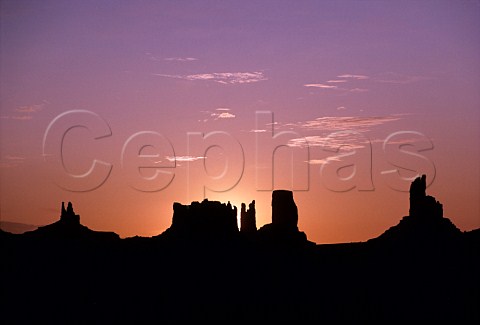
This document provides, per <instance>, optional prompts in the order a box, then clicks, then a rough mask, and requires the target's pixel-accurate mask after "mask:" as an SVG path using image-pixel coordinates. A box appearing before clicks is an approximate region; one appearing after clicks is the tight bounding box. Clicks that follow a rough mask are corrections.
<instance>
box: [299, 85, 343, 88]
mask: <svg viewBox="0 0 480 325" xmlns="http://www.w3.org/2000/svg"><path fill="white" fill-rule="evenodd" d="M304 86H305V87H314V88H323V89H336V88H338V87H337V86H332V85H325V84H305V85H304Z"/></svg>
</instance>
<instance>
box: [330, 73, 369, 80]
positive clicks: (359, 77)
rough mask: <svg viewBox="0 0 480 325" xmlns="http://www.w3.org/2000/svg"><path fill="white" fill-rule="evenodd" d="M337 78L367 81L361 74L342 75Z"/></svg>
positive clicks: (366, 77)
mask: <svg viewBox="0 0 480 325" xmlns="http://www.w3.org/2000/svg"><path fill="white" fill-rule="evenodd" d="M337 78H347V79H355V80H365V79H369V77H368V76H365V75H361V74H342V75H340V76H337Z"/></svg>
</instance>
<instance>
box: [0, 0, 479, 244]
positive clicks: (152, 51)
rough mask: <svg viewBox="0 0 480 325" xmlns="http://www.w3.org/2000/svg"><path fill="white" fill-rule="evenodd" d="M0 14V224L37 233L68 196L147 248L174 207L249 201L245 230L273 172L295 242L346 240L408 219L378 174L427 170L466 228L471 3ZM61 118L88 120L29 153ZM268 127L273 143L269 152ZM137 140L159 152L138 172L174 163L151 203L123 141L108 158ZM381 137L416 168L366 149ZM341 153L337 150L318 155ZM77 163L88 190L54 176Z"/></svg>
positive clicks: (208, 4)
mask: <svg viewBox="0 0 480 325" xmlns="http://www.w3.org/2000/svg"><path fill="white" fill-rule="evenodd" d="M0 15H1V17H0V24H1V25H0V32H1V35H0V42H1V44H0V45H1V46H0V51H1V52H0V60H1V61H0V64H1V66H0V68H1V69H0V73H1V77H0V78H1V96H0V97H1V99H0V100H1V116H0V117H1V119H0V123H1V124H0V126H1V128H0V132H1V140H0V141H1V142H0V144H1V151H0V153H1V156H0V176H1V206H0V208H1V220H8V221H16V222H23V223H30V224H36V225H42V224H47V223H50V222H53V221H55V220H56V219H57V218H58V209H59V206H60V202H61V201H72V202H73V203H74V206H75V207H76V210H77V212H78V213H80V214H81V216H82V223H84V224H86V225H87V226H89V227H91V228H93V229H98V230H112V231H116V232H117V233H119V234H120V235H121V236H123V237H125V236H133V235H136V234H138V235H142V236H151V235H156V234H158V233H161V232H162V231H163V230H165V229H166V228H167V227H168V226H169V225H170V222H171V214H172V203H173V202H174V201H179V202H181V203H184V204H187V203H190V202H191V201H193V200H201V199H203V195H204V192H205V193H206V196H207V197H209V198H210V199H218V200H221V201H226V200H231V201H232V202H233V203H234V204H236V205H238V206H239V204H240V202H249V201H251V200H253V199H255V200H256V201H257V226H262V225H263V224H265V223H269V222H270V195H271V194H270V193H271V192H270V191H268V186H267V185H268V184H269V180H270V176H269V175H271V174H272V170H273V175H274V176H273V178H274V180H275V181H274V186H273V187H272V188H290V189H294V190H298V189H302V190H303V191H295V194H294V196H295V199H296V202H297V205H298V206H299V213H300V221H299V227H300V229H301V230H303V231H305V232H306V233H307V235H308V236H309V239H311V240H313V241H315V242H318V243H329V242H345V241H360V240H366V239H368V238H371V237H374V236H377V235H379V234H380V233H381V232H382V231H383V230H384V229H386V228H388V227H390V226H392V225H393V224H395V223H396V222H398V220H399V219H400V218H401V217H402V216H403V215H406V214H407V213H408V193H407V192H405V189H408V183H409V181H406V180H400V176H398V177H397V178H398V179H397V180H394V179H393V178H391V177H394V176H392V174H389V173H386V174H385V173H382V172H385V171H388V170H392V169H394V168H397V167H400V169H401V174H402V177H404V178H411V177H414V176H415V175H417V174H421V173H426V174H427V177H428V179H429V180H430V182H431V185H430V187H429V189H428V191H429V193H430V194H431V195H434V196H435V197H436V198H437V200H439V201H440V202H442V203H443V205H444V211H445V215H446V216H447V217H449V218H451V219H452V221H453V222H454V223H455V224H456V225H457V226H458V227H459V228H460V229H462V230H470V229H473V228H478V227H480V207H479V200H478V193H479V190H480V171H479V167H478V161H479V158H480V149H479V148H480V145H479V139H480V134H479V133H480V132H479V125H480V92H479V91H478V89H479V86H480V62H479V59H480V34H479V32H478V31H479V30H480V2H479V1H235V2H234V1H77V2H70V1H2V2H1V12H0ZM71 110H84V111H89V112H90V113H81V112H78V113H77V115H75V113H71V114H70V113H67V114H66V116H65V119H59V120H58V121H59V122H60V123H57V124H55V123H54V126H53V127H52V129H51V133H49V135H48V136H47V138H48V139H47V140H48V141H47V142H48V143H47V144H49V145H51V147H49V148H47V149H48V150H50V149H51V148H53V149H51V150H53V151H48V150H47V151H44V148H43V139H44V137H45V134H46V131H47V129H48V127H49V125H50V124H51V123H52V121H54V120H55V119H56V118H57V117H59V116H60V115H61V114H62V113H65V112H69V111H71ZM259 112H264V113H259ZM266 112H271V113H272V114H273V120H274V122H276V124H274V125H273V126H272V125H271V124H268V123H269V122H271V118H272V116H271V115H270V113H266ZM82 114H83V115H82ZM85 114H86V115H85ZM89 114H90V115H89ZM269 118H270V120H269ZM95 121H96V122H95ZM99 121H103V122H99ZM256 121H257V122H256ZM90 122H92V123H99V124H98V127H99V128H100V129H99V130H100V131H99V132H102V126H105V125H108V127H109V128H110V130H111V136H108V137H104V138H101V139H98V140H94V139H93V138H92V129H90V130H89V129H87V128H85V127H80V128H78V127H77V128H73V129H71V130H69V131H68V134H67V136H65V138H63V149H62V150H63V151H62V152H63V163H64V165H61V164H58V161H59V160H58V159H59V157H58V155H57V156H55V155H56V153H58V152H60V149H59V148H57V147H58V144H59V143H60V144H61V141H60V140H61V139H62V134H64V133H65V131H67V130H66V129H65V128H67V129H68V126H69V125H70V126H74V125H76V124H75V123H77V124H82V123H87V124H88V123H90ZM69 123H70V124H69ZM102 123H103V124H102ZM62 127H63V129H62ZM272 127H273V128H274V135H275V134H280V133H281V132H285V133H284V134H283V136H282V135H281V136H278V137H277V138H275V139H273V140H272ZM346 130H351V131H353V132H352V133H344V134H334V135H333V136H332V133H334V132H339V131H346ZM142 131H148V132H150V133H147V134H143V135H142V138H135V139H133V140H132V141H133V142H131V144H132V143H133V144H134V142H135V141H138V142H142V141H143V142H145V143H144V144H149V143H148V141H157V140H158V141H159V143H158V146H157V147H155V148H153V147H146V148H144V149H145V152H143V153H144V154H151V155H152V157H151V158H148V157H147V158H145V159H147V161H149V163H148V164H149V165H150V166H152V164H153V165H155V163H157V164H161V167H165V166H173V164H175V162H172V160H174V159H173V158H174V157H175V156H176V157H177V158H176V165H175V168H168V169H166V168H162V169H159V170H161V171H163V172H168V171H173V172H174V173H175V175H174V177H173V180H172V181H171V183H168V178H169V177H170V176H171V175H172V174H171V173H170V174H163V176H162V177H163V182H165V184H166V185H168V186H166V187H165V188H164V189H162V190H159V191H153V192H145V191H144V190H145V189H146V188H148V186H150V185H149V184H147V183H148V177H149V176H152V175H155V171H156V170H157V169H154V168H149V169H148V168H147V169H145V170H142V171H141V174H138V173H137V172H136V171H135V164H136V163H137V160H135V159H133V158H131V157H132V156H131V155H132V154H131V152H130V151H129V150H130V149H129V147H127V149H125V150H126V154H130V156H129V157H127V158H126V160H125V159H124V160H122V150H123V149H124V146H125V143H126V142H127V141H128V139H130V138H131V137H132V136H134V135H135V134H137V133H138V132H142ZM402 131H407V132H409V133H403V135H402V134H400V135H397V136H395V135H394V134H395V132H402ZM62 132H63V133H62ZM192 132H197V133H198V132H202V133H203V135H204V136H205V137H206V136H207V135H210V134H213V135H212V136H211V137H206V138H205V139H203V140H202V137H201V136H199V135H198V134H196V135H195V134H190V136H189V135H188V134H189V133H192ZM212 132H217V133H212ZM158 134H161V136H159V135H158ZM391 135H393V138H391V142H390V143H389V145H390V146H392V145H393V146H395V144H398V143H400V142H402V141H403V142H408V144H410V146H407V147H405V148H406V150H407V151H409V152H413V153H416V154H417V156H415V155H411V154H404V153H403V154H402V153H401V152H399V150H398V149H397V150H396V151H395V150H393V153H392V152H390V151H388V150H389V149H388V148H386V149H384V148H383V143H384V141H385V139H387V138H388V137H389V136H391ZM149 136H150V138H149ZM152 139H156V140H152ZM282 140H285V141H284V142H285V143H282ZM305 140H306V141H307V142H308V145H309V151H308V155H306V153H307V151H306V148H305V147H306V145H305V144H306V143H307V142H305ZM168 143H170V145H171V148H170V147H169V145H167V144H168ZM369 143H371V146H370V145H369ZM279 144H287V145H288V147H285V146H283V147H282V149H281V150H279V151H278V156H277V153H276V156H275V159H277V160H278V161H277V160H276V161H277V162H276V165H275V167H274V168H272V167H271V156H272V152H273V149H274V146H275V145H279ZM56 145H57V147H55V146H56ZM209 145H214V147H213V148H212V149H210V150H209V151H208V152H206V149H207V148H208V146H209ZM341 145H349V146H350V147H349V148H350V151H349V148H348V147H345V148H342V149H341V150H340V152H337V153H335V152H332V151H328V150H332V149H335V148H337V147H338V146H341ZM370 147H371V153H370V151H369V148H370ZM387 147H388V146H387ZM397 147H398V146H397ZM430 147H431V148H430ZM239 148H240V149H239ZM134 149H135V148H134ZM170 149H173V151H172V150H170ZM422 149H425V150H424V151H421V150H422ZM55 150H57V151H55ZM132 150H133V149H132ZM149 150H150V151H149ZM282 150H283V151H282ZM342 150H345V151H342ZM352 150H356V151H355V152H354V151H352ZM129 152H130V153H129ZM132 152H134V153H135V150H133V151H132ZM290 152H293V153H294V154H293V165H294V166H295V167H294V168H293V172H292V169H291V168H290V167H289V166H290V165H289V164H288V163H287V162H290V159H291V158H290V157H291V156H290ZM342 152H343V154H346V155H347V156H344V157H343V158H342V157H339V156H338V154H342ZM44 153H46V154H47V155H43V154H44ZM137 153H138V152H137ZM348 154H350V156H348ZM50 155H53V156H50ZM419 156H420V157H419ZM205 157H206V158H205ZM169 158H170V159H169ZM93 159H98V160H101V161H104V162H107V163H108V164H110V166H111V173H110V175H109V177H108V178H107V179H106V180H105V182H104V183H101V184H100V185H99V186H97V187H95V186H94V185H95V182H96V180H95V179H93V178H92V179H87V178H85V179H79V177H77V178H73V179H72V178H68V175H72V174H73V175H77V176H78V175H81V174H84V173H85V172H87V171H88V170H89V168H90V166H91V163H92V160H93ZM148 159H150V160H148ZM269 159H270V160H269ZM349 159H350V161H351V162H353V163H354V164H355V166H356V168H357V170H356V174H355V177H354V178H353V181H351V184H353V185H354V188H353V189H351V190H348V191H346V189H347V188H348V186H347V185H349V184H350V183H349V181H342V180H339V178H341V177H344V178H345V177H347V176H348V175H349V173H351V172H352V170H353V168H355V167H352V166H350V167H348V163H346V162H345V161H347V162H348V161H349ZM352 159H353V160H352ZM269 162H270V164H269ZM327 162H328V163H327ZM395 165H396V167H395ZM132 166H133V167H132ZM338 166H346V168H343V169H342V170H340V171H339V174H338V175H337V174H335V173H334V171H335V170H336V169H337V168H336V167H338ZM59 167H62V168H59ZM402 167H404V168H402ZM305 170H307V171H308V173H307V174H306V173H305V172H304V171H305ZM332 171H333V173H332ZM222 172H224V174H222ZM68 173H70V174H68ZM342 173H343V174H342ZM100 174H101V172H100ZM65 175H67V176H65ZM212 175H213V176H212ZM291 175H292V176H291ZM216 176H218V177H217V178H215V177H216ZM142 177H144V178H142ZM100 178H101V177H100ZM292 179H293V181H292ZM62 182H63V183H62ZM75 182H77V183H76V184H73V183H75ZM72 184H73V185H72ZM92 184H93V185H92ZM70 185H72V187H75V186H77V185H78V188H82V187H83V188H88V187H89V186H90V187H95V189H94V190H89V191H84V192H72V191H70V190H68V189H66V188H69V186H70ZM154 185H155V184H154ZM307 185H308V188H306V186H307ZM203 186H207V187H208V188H210V189H214V190H216V192H215V191H213V192H212V191H208V190H206V191H205V190H204V188H203ZM153 187H155V186H153ZM392 187H393V188H395V189H392ZM139 188H140V189H141V190H139ZM70 189H71V188H70ZM261 190H265V191H261ZM399 190H403V192H402V191H399ZM219 191H223V192H219Z"/></svg>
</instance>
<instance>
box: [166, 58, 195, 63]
mask: <svg viewBox="0 0 480 325" xmlns="http://www.w3.org/2000/svg"><path fill="white" fill-rule="evenodd" d="M163 60H164V61H177V62H189V61H197V60H198V59H197V58H191V57H188V58H182V57H172V58H164V59H163Z"/></svg>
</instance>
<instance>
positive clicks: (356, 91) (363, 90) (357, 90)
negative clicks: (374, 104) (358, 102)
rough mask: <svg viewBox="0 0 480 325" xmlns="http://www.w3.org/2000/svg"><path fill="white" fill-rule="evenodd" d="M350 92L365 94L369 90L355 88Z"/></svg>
mask: <svg viewBox="0 0 480 325" xmlns="http://www.w3.org/2000/svg"><path fill="white" fill-rule="evenodd" d="M349 91H350V92H352V93H364V92H366V91H368V89H365V88H353V89H350V90H349Z"/></svg>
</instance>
